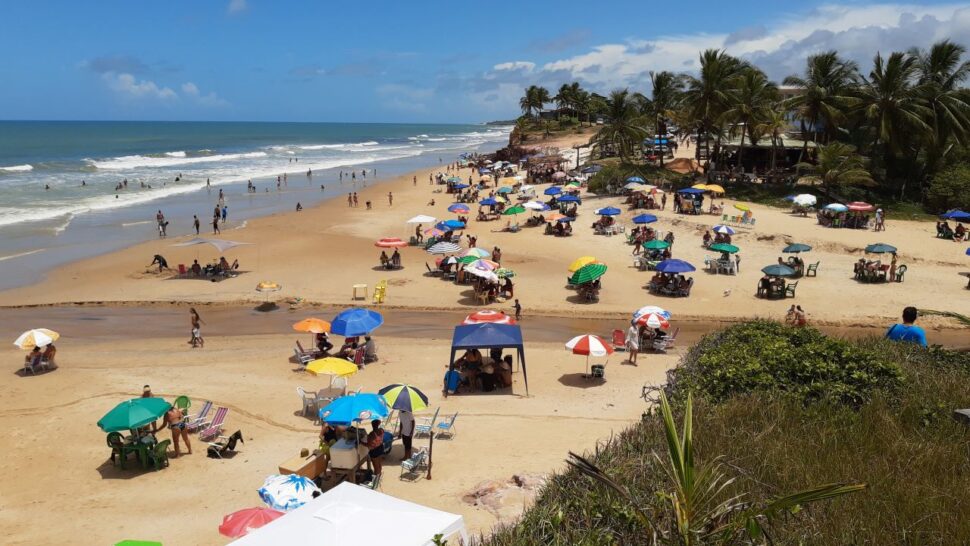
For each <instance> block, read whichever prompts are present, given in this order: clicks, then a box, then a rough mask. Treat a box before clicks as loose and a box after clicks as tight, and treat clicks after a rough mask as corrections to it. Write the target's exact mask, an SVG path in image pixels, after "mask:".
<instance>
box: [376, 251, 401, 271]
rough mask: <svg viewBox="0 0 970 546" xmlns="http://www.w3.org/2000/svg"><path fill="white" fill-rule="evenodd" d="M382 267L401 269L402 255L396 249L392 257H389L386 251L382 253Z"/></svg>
mask: <svg viewBox="0 0 970 546" xmlns="http://www.w3.org/2000/svg"><path fill="white" fill-rule="evenodd" d="M380 260H381V267H383V268H384V269H400V268H401V253H400V252H398V250H397V249H396V248H395V249H394V252H392V253H391V255H390V256H388V255H387V251H386V250H382V251H381V256H380Z"/></svg>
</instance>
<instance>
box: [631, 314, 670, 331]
mask: <svg viewBox="0 0 970 546" xmlns="http://www.w3.org/2000/svg"><path fill="white" fill-rule="evenodd" d="M636 323H637V326H646V327H647V328H670V322H668V321H667V319H666V318H664V316H663V315H659V314H657V313H646V314H644V315H641V316H639V317H637V320H636Z"/></svg>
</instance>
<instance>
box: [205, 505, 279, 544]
mask: <svg viewBox="0 0 970 546" xmlns="http://www.w3.org/2000/svg"><path fill="white" fill-rule="evenodd" d="M282 515H283V512H280V511H279V510H273V509H272V508H246V509H244V510H239V511H238V512H233V513H231V514H229V515H226V516H223V518H222V525H220V526H219V533H220V534H221V535H222V536H227V537H229V538H239V537H243V536H246V535H247V534H249V532H250V531H255V530H256V529H259V528H260V527H262V526H263V525H266V524H267V523H269V522H271V521H273V520H274V519H276V518H278V517H280V516H282Z"/></svg>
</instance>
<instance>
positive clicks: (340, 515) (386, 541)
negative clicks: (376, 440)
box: [232, 482, 468, 546]
mask: <svg viewBox="0 0 970 546" xmlns="http://www.w3.org/2000/svg"><path fill="white" fill-rule="evenodd" d="M437 534H441V535H443V537H444V538H445V539H455V538H458V537H460V538H461V540H463V541H464V542H465V543H466V544H467V543H468V533H467V532H466V531H465V521H464V519H463V518H462V517H461V516H460V515H458V514H450V513H448V512H442V511H440V510H435V509H434V508H428V507H427V506H422V505H420V504H414V503H412V502H408V501H405V500H401V499H398V498H395V497H392V496H390V495H385V494H384V493H380V492H378V491H373V490H371V489H367V488H365V487H361V486H359V485H353V484H351V483H348V482H343V483H341V484H340V485H338V486H336V487H334V488H333V489H331V490H329V491H327V492H326V493H324V494H323V495H320V496H319V497H317V498H315V499H313V500H312V501H310V502H308V503H306V504H304V505H303V506H301V507H300V508H297V509H296V510H293V511H292V512H288V513H287V514H286V515H284V516H283V517H281V518H279V519H277V520H275V521H273V522H270V523H269V524H267V525H265V526H264V527H261V528H259V529H256V530H255V531H253V532H251V533H249V534H248V535H246V536H244V537H243V538H241V539H239V540H236V541H234V542H232V544H233V545H236V546H277V545H279V544H299V545H300V546H318V545H319V546H324V545H326V546H344V545H347V546H351V545H352V546H388V545H390V544H393V545H395V546H411V545H413V546H426V545H431V544H433V542H432V539H433V538H434V536H435V535H437ZM452 542H457V540H453V541H452Z"/></svg>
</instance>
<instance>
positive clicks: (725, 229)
mask: <svg viewBox="0 0 970 546" xmlns="http://www.w3.org/2000/svg"><path fill="white" fill-rule="evenodd" d="M711 231H713V232H714V233H720V234H721V235H734V233H735V232H734V228H732V227H731V226H714V229H713V230H711Z"/></svg>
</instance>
